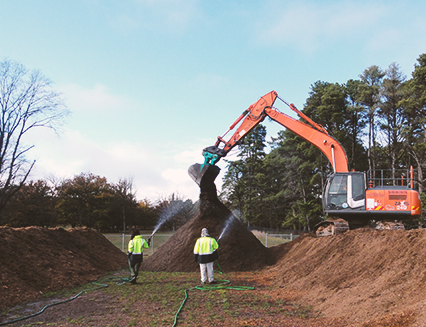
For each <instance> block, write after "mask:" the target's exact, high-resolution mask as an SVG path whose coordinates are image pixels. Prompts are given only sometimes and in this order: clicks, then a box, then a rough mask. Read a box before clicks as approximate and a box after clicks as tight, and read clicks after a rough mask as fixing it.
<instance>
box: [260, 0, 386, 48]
mask: <svg viewBox="0 0 426 327" xmlns="http://www.w3.org/2000/svg"><path fill="white" fill-rule="evenodd" d="M388 13H389V11H388V10H387V8H386V7H385V6H380V5H377V4H374V3H361V2H359V3H356V4H355V3H351V2H332V5H330V4H326V3H322V2H321V3H318V4H314V3H312V2H309V3H306V2H297V3H294V4H291V5H289V6H287V7H285V8H278V9H277V10H276V12H275V14H274V15H273V17H271V18H270V19H269V20H268V22H269V23H268V24H264V21H262V22H259V23H258V24H257V27H258V31H259V33H258V40H259V42H267V43H268V44H276V45H287V46H294V47H296V48H298V49H300V50H302V51H305V52H308V53H309V52H312V51H315V50H317V49H318V48H320V47H326V46H329V45H330V43H335V42H343V43H346V42H355V41H356V39H358V38H359V37H365V36H370V37H371V36H372V34H371V29H372V28H373V27H376V28H377V24H378V23H379V22H380V21H381V20H382V19H383V17H385V16H386V15H387V14H388ZM368 33H370V34H368Z"/></svg>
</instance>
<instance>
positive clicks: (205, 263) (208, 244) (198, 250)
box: [194, 228, 219, 284]
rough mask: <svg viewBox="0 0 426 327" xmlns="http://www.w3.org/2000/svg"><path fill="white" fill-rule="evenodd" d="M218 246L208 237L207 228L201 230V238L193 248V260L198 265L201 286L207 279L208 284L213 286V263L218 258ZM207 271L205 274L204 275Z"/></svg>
mask: <svg viewBox="0 0 426 327" xmlns="http://www.w3.org/2000/svg"><path fill="white" fill-rule="evenodd" d="M218 248H219V245H218V244H217V242H216V240H215V239H214V238H213V237H210V236H209V231H208V230H207V228H203V229H202V230H201V237H200V238H199V239H198V240H197V242H196V243H195V246H194V260H195V261H196V262H198V263H199V264H200V271H201V284H205V283H206V281H207V275H208V278H209V284H214V283H215V280H214V276H213V262H214V261H215V260H216V259H217V258H218V257H219V256H218V253H217V251H216V250H217V249H218ZM206 271H207V274H206Z"/></svg>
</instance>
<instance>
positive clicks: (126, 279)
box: [0, 277, 129, 326]
mask: <svg viewBox="0 0 426 327" xmlns="http://www.w3.org/2000/svg"><path fill="white" fill-rule="evenodd" d="M114 280H117V282H116V284H117V285H123V284H126V283H127V282H128V281H129V278H122V277H109V278H107V280H106V282H112V281H114ZM92 284H93V285H99V286H98V287H95V288H88V289H86V290H83V291H81V292H80V293H78V294H77V295H76V296H74V297H72V298H70V299H67V300H63V301H59V302H55V303H51V304H48V305H46V306H45V307H44V308H43V309H41V310H40V311H39V312H36V313H34V314H32V315H29V316H25V317H21V318H18V319H14V320H11V321H6V322H0V326H4V325H8V324H12V323H14V322H18V321H21V320H25V319H29V318H32V317H35V316H38V315H39V314H41V313H43V312H44V311H45V310H46V309H47V308H49V307H53V306H55V305H58V304H62V303H66V302H70V301H72V300H75V299H76V298H78V297H79V296H80V295H81V294H83V293H86V292H90V291H95V290H98V289H101V288H105V287H108V284H102V283H101V282H99V281H97V282H93V283H92Z"/></svg>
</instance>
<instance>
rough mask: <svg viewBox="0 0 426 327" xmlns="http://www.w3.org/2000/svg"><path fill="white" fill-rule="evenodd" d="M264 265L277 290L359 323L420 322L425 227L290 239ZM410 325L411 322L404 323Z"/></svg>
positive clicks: (423, 319)
mask: <svg viewBox="0 0 426 327" xmlns="http://www.w3.org/2000/svg"><path fill="white" fill-rule="evenodd" d="M289 246H291V248H289V249H288V252H287V253H286V255H285V256H284V257H282V258H281V259H280V260H279V262H278V263H277V264H276V265H275V266H274V267H273V268H271V269H270V271H269V272H270V273H272V274H273V275H274V276H275V280H276V284H277V285H279V287H280V288H282V290H283V292H290V291H297V293H298V294H299V299H300V300H302V301H303V302H304V303H307V304H310V305H313V306H314V308H315V309H318V310H320V311H321V312H322V313H324V314H325V315H326V316H328V317H345V318H349V319H350V320H352V321H355V322H365V321H366V320H367V319H370V320H371V321H370V322H369V325H365V326H406V325H407V324H406V322H410V323H414V321H415V324H414V325H413V326H426V314H425V310H424V309H425V303H426V283H425V282H426V251H425V250H424V249H425V248H426V229H415V230H409V231H406V230H386V231H383V230H382V231H379V230H370V229H357V230H351V231H348V232H346V233H344V234H341V235H338V236H334V237H323V238H316V237H314V236H312V235H309V236H305V237H303V238H298V239H296V242H293V244H292V245H289ZM409 325H410V326H412V324H409Z"/></svg>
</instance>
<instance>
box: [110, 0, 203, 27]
mask: <svg viewBox="0 0 426 327" xmlns="http://www.w3.org/2000/svg"><path fill="white" fill-rule="evenodd" d="M201 16H202V14H201V12H200V10H199V9H198V3H197V1H196V0H134V1H133V5H132V6H123V7H122V9H121V10H120V11H119V12H117V13H115V15H114V17H113V18H112V19H111V24H112V25H113V26H115V27H116V28H118V29H119V30H121V31H124V32H132V31H138V30H141V31H146V30H149V31H151V32H154V33H156V34H157V33H164V32H166V33H169V34H176V33H181V32H182V31H185V30H187V28H188V27H189V26H190V25H191V24H192V23H193V22H194V21H195V20H200V17H201Z"/></svg>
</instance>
